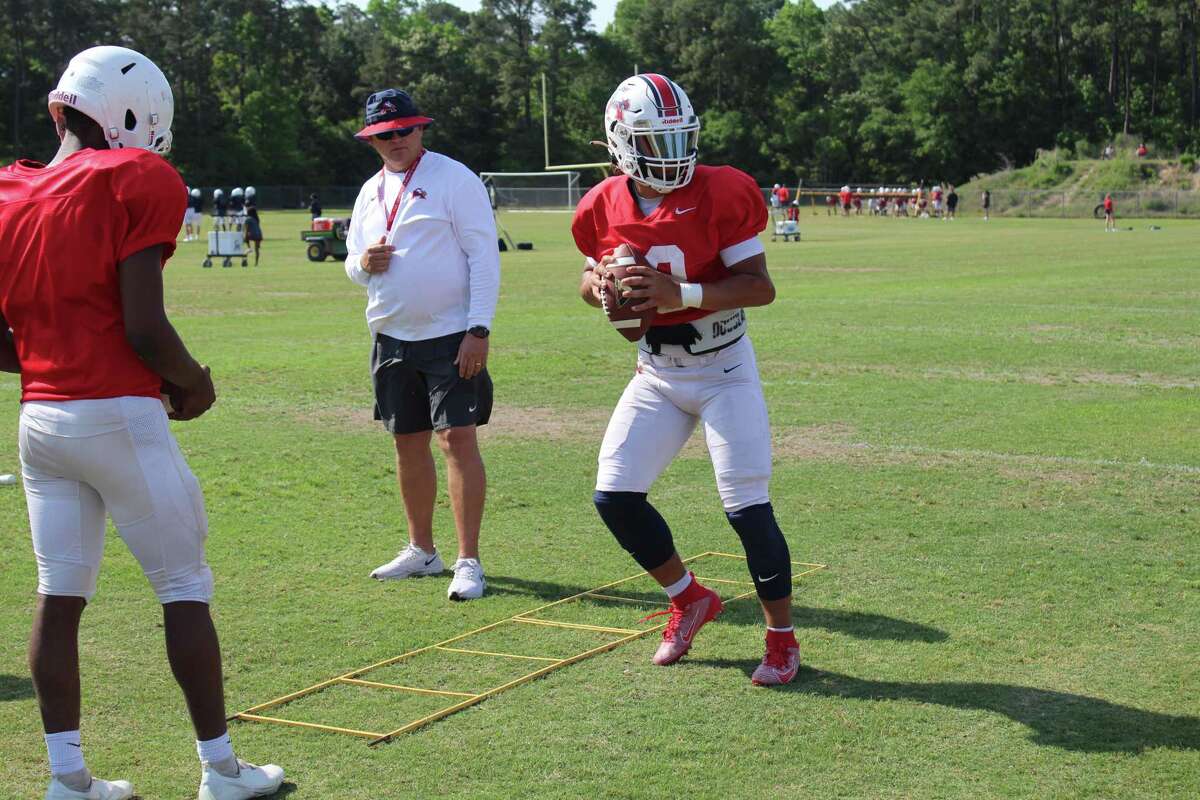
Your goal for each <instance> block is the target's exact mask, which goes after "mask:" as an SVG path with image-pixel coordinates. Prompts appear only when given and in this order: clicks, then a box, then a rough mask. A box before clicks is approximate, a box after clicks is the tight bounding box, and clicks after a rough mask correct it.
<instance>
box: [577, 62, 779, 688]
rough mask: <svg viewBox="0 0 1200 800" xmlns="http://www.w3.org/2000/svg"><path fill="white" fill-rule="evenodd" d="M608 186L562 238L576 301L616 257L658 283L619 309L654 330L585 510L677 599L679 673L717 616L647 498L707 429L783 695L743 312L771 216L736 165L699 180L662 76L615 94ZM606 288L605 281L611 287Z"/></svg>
mask: <svg viewBox="0 0 1200 800" xmlns="http://www.w3.org/2000/svg"><path fill="white" fill-rule="evenodd" d="M604 127H605V134H606V136H607V140H608V151H609V155H610V156H611V158H612V161H613V164H614V165H615V166H616V168H617V170H618V171H619V172H618V174H617V175H614V176H613V177H610V178H608V179H607V180H605V181H604V182H602V183H600V184H599V185H597V186H595V187H593V188H592V190H591V191H589V192H588V193H587V195H586V196H585V197H584V198H583V200H581V201H580V203H579V206H578V207H577V208H576V211H575V218H574V221H573V222H572V224H571V232H572V234H573V235H574V237H575V243H576V245H577V246H578V248H579V250H580V252H581V253H583V255H584V256H585V257H586V266H585V267H584V271H583V279H582V282H581V283H580V287H579V292H580V296H581V297H582V299H583V301H584V302H586V303H588V304H590V305H593V306H597V307H598V306H600V305H601V290H602V287H604V286H606V285H607V286H609V287H610V288H609V289H608V290H607V291H615V288H612V286H611V281H610V280H609V279H608V278H607V277H606V275H607V270H608V266H609V264H611V263H612V260H613V257H612V253H613V250H615V249H616V248H617V247H618V246H619V245H621V244H625V243H628V244H630V245H632V246H634V247H636V248H638V249H639V250H641V251H642V252H644V253H645V254H646V258H647V259H648V260H649V261H650V263H651V264H655V265H657V267H658V269H651V268H647V267H633V268H632V269H633V270H634V272H635V275H634V276H633V277H630V278H627V279H626V280H625V281H623V283H625V284H626V285H627V286H629V287H631V288H630V290H629V291H627V292H626V295H625V296H627V297H629V298H631V299H633V300H635V301H636V302H637V303H638V305H637V306H634V309H635V310H638V309H639V308H653V307H657V309H658V316H657V318H656V320H655V322H654V324H653V325H652V327H651V328H650V330H649V332H648V333H647V334H646V335H645V336H644V337H643V338H642V340H641V341H639V342H638V357H637V372H636V373H635V374H634V376H633V379H632V380H630V382H629V385H628V386H627V387H626V388H625V392H624V394H622V396H621V399H620V400H619V401H618V402H617V407H616V408H615V409H614V411H613V415H612V419H611V420H610V421H609V423H608V430H607V432H606V433H605V434H604V442H603V443H602V444H601V445H600V458H599V474H598V475H597V478H596V493H595V495H594V497H593V501H594V503H595V505H596V510H597V511H598V512H599V513H600V517H601V519H603V520H604V524H605V525H606V526H608V529H609V530H610V531H611V532H612V534H613V536H614V537H616V539H617V542H618V543H619V544H620V545H621V547H623V548H624V549H625V550H626V551H628V552H629V553H630V555H632V556H633V558H634V560H635V561H637V563H638V564H639V565H640V566H641V567H642V568H643V569H645V570H646V571H647V572H649V573H650V575H651V576H653V577H654V579H655V580H656V581H657V582H658V583H659V585H661V586H662V587H663V588H664V589H665V590H666V593H667V595H668V596H669V597H670V600H671V605H670V609H669V610H668V611H664V612H661V613H663V614H669V616H670V619H669V621H668V623H667V626H666V629H665V631H664V632H663V638H662V643H661V644H660V645H659V647H658V651H657V652H656V653H655V654H654V663H655V664H657V665H660V666H665V665H667V664H673V663H675V662H676V661H678V660H679V659H680V658H682V657H683V656H684V654H686V653H687V652H688V650H689V649H690V648H691V646H692V641H693V638H694V637H695V635H696V634H697V632H699V630H700V629H701V628H702V627H703V626H704V625H705V623H707V622H709V621H711V620H713V619H715V618H716V616H717V615H718V614H719V613H721V609H722V606H721V599H720V597H719V596H718V595H717V593H716V592H714V591H712V590H711V589H709V588H707V587H705V586H703V585H701V584H700V583H699V581H697V580H696V577H695V576H694V575H693V574H692V573H690V572H689V571H688V570H687V569H686V568H685V567H684V565H683V562H682V560H681V559H680V557H679V553H678V551H677V550H676V549H675V543H674V540H673V539H672V536H671V530H670V528H668V527H667V523H666V521H665V520H663V518H662V516H661V515H660V514H659V513H658V511H657V510H655V508H654V506H652V505H651V504H650V503H649V501H648V500H647V493H648V492H649V491H650V487H651V486H652V485H653V484H654V482H655V480H657V478H658V476H659V474H660V473H661V472H662V471H663V470H664V469H665V468H666V467H667V465H668V464H670V462H671V461H672V460H673V459H674V458H675V455H676V454H677V453H678V452H679V450H680V449H681V448H682V447H683V445H684V443H685V442H686V441H687V440H688V438H689V437H690V436H691V434H692V431H693V430H694V429H695V427H696V425H697V424H700V425H702V426H703V427H704V434H705V440H706V441H707V444H708V450H709V456H710V457H711V458H712V462H713V469H714V471H715V472H716V479H717V489H718V492H719V494H720V497H721V502H722V505H723V506H724V509H725V516H726V519H727V520H728V521H729V524H730V525H731V526H733V529H734V530H735V531H736V533H737V535H738V537H739V538H740V539H741V541H742V546H743V548H744V549H745V552H746V558H747V565H748V567H749V570H750V575H751V578H752V579H753V581H754V585H755V588H756V589H757V591H758V597H759V600H760V602H761V604H762V608H763V613H764V615H765V616H766V620H767V625H768V628H767V634H766V655H765V656H764V657H763V660H762V663H761V664H759V666H758V668H757V669H756V670H755V671H754V675H753V678H752V680H753V682H754V683H755V684H759V685H774V684H782V683H787V682H789V681H791V680H792V678H793V677H795V675H796V671H797V670H798V669H799V666H800V648H799V645H798V644H797V643H796V637H795V633H794V632H793V630H792V620H791V595H792V586H791V561H790V556H789V554H788V545H787V541H786V540H785V539H784V536H783V533H782V531H780V529H779V525H778V523H777V522H776V520H775V512H774V510H773V509H772V507H771V501H770V498H769V496H768V483H769V481H770V477H771V430H770V425H769V423H768V420H767V407H766V402H765V401H764V399H763V391H762V383H761V381H760V380H759V376H758V366H757V364H756V361H755V355H754V348H753V347H752V346H751V344H750V340H749V338H747V337H746V336H745V333H746V312H745V310H744V309H745V308H746V307H750V306H763V305H767V304H769V303H771V302H772V301H773V300H774V299H775V286H774V284H773V283H772V281H771V278H770V276H769V275H768V274H767V259H766V255H765V253H764V251H763V245H762V242H760V241H759V239H758V234H759V233H760V232H761V231H762V230H763V229H764V228H765V227H766V225H767V208H766V204H765V203H764V202H763V196H762V193H761V191H760V190H759V188H758V185H757V184H756V183H755V182H754V180H753V179H752V178H751V177H750V176H749V175H747V174H746V173H744V172H740V171H739V170H736V169H734V168H733V167H709V166H698V165H697V164H696V158H697V149H696V144H697V138H698V136H699V131H700V120H699V118H698V117H697V116H696V113H695V111H694V110H693V109H692V104H691V102H690V101H689V100H688V98H687V95H686V94H685V93H684V91H683V89H681V88H680V87H679V85H678V84H676V83H675V82H674V81H672V80H670V79H669V78H666V77H664V76H662V75H657V74H649V75H635V76H633V77H632V78H629V79H627V80H625V81H622V83H621V85H620V86H618V87H617V90H616V91H615V92H614V93H613V95H612V97H611V98H610V99H609V101H608V106H607V108H606V110H605V114H604ZM606 282H607V283H606Z"/></svg>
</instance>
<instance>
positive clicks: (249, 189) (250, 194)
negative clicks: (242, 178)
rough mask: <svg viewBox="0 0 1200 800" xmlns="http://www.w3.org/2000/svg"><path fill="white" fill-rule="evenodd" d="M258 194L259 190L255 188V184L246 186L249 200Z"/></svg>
mask: <svg viewBox="0 0 1200 800" xmlns="http://www.w3.org/2000/svg"><path fill="white" fill-rule="evenodd" d="M256 194H258V190H257V189H255V188H254V187H253V186H247V187H246V199H247V200H249V199H250V198H251V197H254V195H256Z"/></svg>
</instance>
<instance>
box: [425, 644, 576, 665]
mask: <svg viewBox="0 0 1200 800" xmlns="http://www.w3.org/2000/svg"><path fill="white" fill-rule="evenodd" d="M437 649H438V650H445V651H446V652H447V653H467V654H469V655H473V656H496V657H497V658H524V659H526V660H528V661H553V662H555V663H557V662H559V661H562V659H561V658H547V657H546V656H522V655H517V654H516V653H493V652H491V651H490V650H465V649H463V648H461V647H438V648H437Z"/></svg>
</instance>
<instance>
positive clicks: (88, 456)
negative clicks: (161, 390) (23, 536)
mask: <svg viewBox="0 0 1200 800" xmlns="http://www.w3.org/2000/svg"><path fill="white" fill-rule="evenodd" d="M20 445H21V474H22V477H23V478H24V482H25V497H26V500H27V501H28V505H29V526H30V528H31V529H32V533H33V549H34V553H35V554H36V555H37V565H38V593H40V594H44V595H65V596H69V597H83V598H85V599H89V600H90V599H91V597H92V595H94V594H95V592H96V576H97V574H98V573H99V571H100V558H101V556H102V555H103V553H104V517H105V513H106V511H107V513H108V514H110V515H112V519H113V524H114V525H116V528H117V531H118V532H119V533H120V535H121V538H122V539H123V540H124V541H125V544H126V545H127V546H128V547H129V549H130V551H132V552H133V555H134V557H135V558H137V560H138V563H139V564H141V567H142V571H143V572H145V573H146V577H147V578H148V579H149V580H150V583H151V585H152V586H153V587H154V591H155V593H156V594H157V595H158V599H159V601H160V602H163V603H172V602H179V601H185V600H190V601H196V602H202V603H207V602H209V601H210V600H211V599H212V592H213V578H212V572H211V570H209V568H208V564H207V562H206V561H205V557H204V540H205V538H206V537H207V535H208V517H207V516H206V515H205V512H204V497H203V496H202V495H201V493H200V484H199V483H198V482H197V481H196V477H195V476H194V475H193V474H192V471H191V470H190V469H189V468H188V465H187V462H186V461H185V460H184V458H183V454H182V453H181V452H180V451H179V445H178V444H176V442H175V437H174V436H172V435H171V430H170V428H169V427H168V425H167V415H166V412H165V411H164V410H163V406H162V403H161V402H160V401H159V400H158V399H156V398H153V397H116V398H111V399H105V400H71V401H66V402H42V401H31V402H28V403H24V404H22V406H21V424H20Z"/></svg>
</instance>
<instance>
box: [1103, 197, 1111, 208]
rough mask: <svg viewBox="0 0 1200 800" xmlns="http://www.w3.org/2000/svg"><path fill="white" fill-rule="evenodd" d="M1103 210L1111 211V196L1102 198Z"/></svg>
mask: <svg viewBox="0 0 1200 800" xmlns="http://www.w3.org/2000/svg"><path fill="white" fill-rule="evenodd" d="M1104 210H1105V211H1112V210H1113V201H1112V198H1111V197H1106V198H1104Z"/></svg>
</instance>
